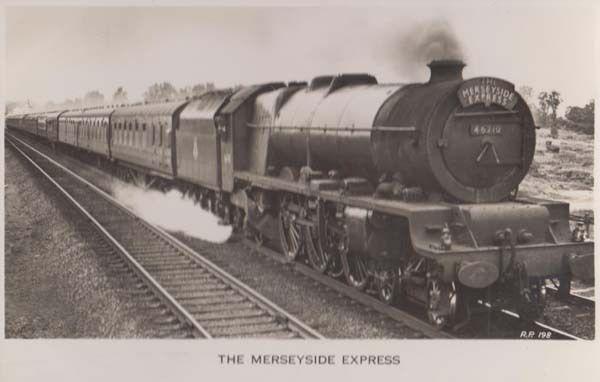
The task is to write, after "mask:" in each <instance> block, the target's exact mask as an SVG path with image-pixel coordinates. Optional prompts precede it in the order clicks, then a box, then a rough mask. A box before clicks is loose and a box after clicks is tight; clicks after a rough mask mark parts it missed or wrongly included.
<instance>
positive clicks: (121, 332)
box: [5, 145, 170, 338]
mask: <svg viewBox="0 0 600 382" xmlns="http://www.w3.org/2000/svg"><path fill="white" fill-rule="evenodd" d="M33 171H34V170H33V169H32V168H31V167H30V166H29V165H28V164H26V163H25V162H24V161H23V160H22V159H21V158H18V157H17V154H16V153H15V152H14V151H13V149H12V147H9V146H8V145H7V146H6V147H5V182H6V186H5V206H6V211H5V279H6V280H5V314H6V316H5V323H6V325H5V337H6V338H82V337H86V338H96V337H102V338H125V337H155V336H159V335H161V332H160V331H159V330H158V326H157V325H156V324H155V321H157V320H160V319H161V318H164V317H165V315H168V314H170V313H168V312H166V311H165V310H164V308H163V307H161V306H159V305H157V304H156V300H155V299H153V297H152V296H145V297H144V298H140V295H143V294H144V293H143V290H140V289H139V288H137V287H136V284H137V281H136V280H135V279H134V278H133V276H131V274H130V273H127V272H120V273H118V272H115V270H114V269H111V268H110V267H109V263H111V262H114V259H115V258H114V257H113V256H110V255H108V256H107V255H104V256H103V257H102V256H99V255H97V254H96V253H95V251H94V247H93V246H92V245H91V244H90V242H89V241H90V240H89V233H88V234H87V235H86V232H85V229H86V226H85V225H84V224H81V221H80V220H78V218H77V217H76V216H74V213H73V212H65V209H64V202H63V201H62V200H61V199H59V197H58V195H56V194H55V193H54V192H52V191H50V186H49V184H48V183H47V182H46V181H44V180H41V179H39V178H37V176H38V175H37V174H34V172H33ZM48 228H51V229H48Z"/></svg>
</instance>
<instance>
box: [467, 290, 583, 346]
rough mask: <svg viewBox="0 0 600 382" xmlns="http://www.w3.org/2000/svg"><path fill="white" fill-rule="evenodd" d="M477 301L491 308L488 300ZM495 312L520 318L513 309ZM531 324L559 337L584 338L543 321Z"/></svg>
mask: <svg viewBox="0 0 600 382" xmlns="http://www.w3.org/2000/svg"><path fill="white" fill-rule="evenodd" d="M477 302H478V303H479V304H481V305H483V306H485V307H486V308H488V309H492V306H491V304H490V303H488V302H483V301H481V300H478V301H477ZM497 312H499V313H501V314H503V315H505V316H507V317H511V319H515V320H520V319H521V318H520V316H519V315H518V314H517V313H515V312H513V311H510V310H508V309H500V310H497ZM531 324H532V325H534V326H535V327H537V328H540V329H543V330H547V331H550V332H552V333H554V334H556V335H558V336H559V337H560V339H567V340H576V341H583V340H585V339H584V338H581V337H577V336H575V335H573V334H570V333H567V332H565V331H564V330H560V329H557V328H555V327H552V326H550V325H547V324H544V323H543V322H539V321H532V322H531Z"/></svg>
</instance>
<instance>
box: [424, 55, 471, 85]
mask: <svg viewBox="0 0 600 382" xmlns="http://www.w3.org/2000/svg"><path fill="white" fill-rule="evenodd" d="M427 66H429V69H430V70H431V77H429V83H430V84H433V83H437V82H441V81H456V80H462V79H463V76H462V71H463V68H464V67H465V66H466V65H465V63H464V62H462V61H461V60H433V61H431V62H430V63H429V64H427Z"/></svg>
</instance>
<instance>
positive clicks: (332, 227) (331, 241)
mask: <svg viewBox="0 0 600 382" xmlns="http://www.w3.org/2000/svg"><path fill="white" fill-rule="evenodd" d="M321 207H323V208H321V218H322V219H321V220H320V222H319V241H320V244H321V249H322V250H323V253H324V254H325V256H326V257H327V262H328V268H327V274H328V275H329V276H331V277H333V278H340V277H342V275H344V265H343V263H342V255H343V254H345V253H346V252H347V251H348V236H347V234H346V230H345V229H344V228H343V226H342V225H341V222H339V221H337V220H336V219H335V217H334V216H332V215H331V213H329V211H327V210H326V209H325V206H324V205H321Z"/></svg>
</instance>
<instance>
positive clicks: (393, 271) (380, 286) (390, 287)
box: [377, 266, 400, 305]
mask: <svg viewBox="0 0 600 382" xmlns="http://www.w3.org/2000/svg"><path fill="white" fill-rule="evenodd" d="M399 280H400V267H393V266H391V267H382V269H380V270H379V271H378V273H377V295H378V297H379V299H380V300H381V301H382V302H383V303H385V304H387V305H391V304H392V303H394V302H395V301H396V299H397V296H398V292H399V289H400V287H399Z"/></svg>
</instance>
